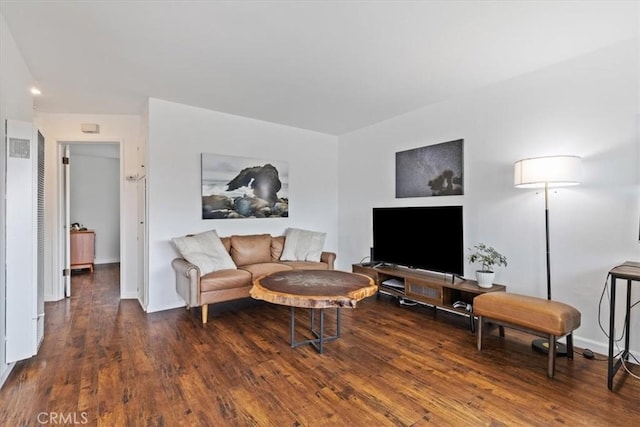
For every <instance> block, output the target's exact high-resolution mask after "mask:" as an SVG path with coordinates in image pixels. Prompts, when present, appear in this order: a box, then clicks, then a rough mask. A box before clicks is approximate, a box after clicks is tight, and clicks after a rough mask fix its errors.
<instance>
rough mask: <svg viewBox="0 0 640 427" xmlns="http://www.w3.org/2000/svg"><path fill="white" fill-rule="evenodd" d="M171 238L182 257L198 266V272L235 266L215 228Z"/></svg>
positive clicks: (208, 271)
mask: <svg viewBox="0 0 640 427" xmlns="http://www.w3.org/2000/svg"><path fill="white" fill-rule="evenodd" d="M171 240H172V241H173V244H174V245H175V246H176V248H177V249H178V252H180V255H181V256H182V257H183V258H184V259H186V260H187V261H189V262H190V263H191V264H195V265H196V266H198V268H199V269H200V274H207V273H211V272H212V271H216V270H228V269H235V268H236V265H235V264H234V262H233V260H232V259H231V257H230V256H229V253H228V252H227V250H226V249H225V247H224V245H223V244H222V242H221V241H220V237H218V233H216V231H215V230H210V231H205V232H204V233H199V234H194V235H189V236H183V237H174V238H173V239H171Z"/></svg>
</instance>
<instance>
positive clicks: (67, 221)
mask: <svg viewBox="0 0 640 427" xmlns="http://www.w3.org/2000/svg"><path fill="white" fill-rule="evenodd" d="M70 163H71V149H70V147H69V146H68V145H65V147H64V156H63V157H62V180H63V185H62V199H63V202H62V206H63V207H62V210H63V215H62V218H63V221H64V224H63V228H62V229H63V232H64V239H63V246H64V270H63V273H62V274H63V275H64V295H65V296H66V297H67V298H69V297H70V296H71V166H70Z"/></svg>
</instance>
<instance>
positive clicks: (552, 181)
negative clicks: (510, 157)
mask: <svg viewBox="0 0 640 427" xmlns="http://www.w3.org/2000/svg"><path fill="white" fill-rule="evenodd" d="M581 160H582V159H581V158H580V157H578V156H548V157H533V158H529V159H522V160H518V161H517V162H515V164H514V167H513V185H514V186H516V187H519V188H541V187H544V186H545V184H546V185H547V186H548V187H565V186H569V185H578V184H580V179H581V167H580V162H581Z"/></svg>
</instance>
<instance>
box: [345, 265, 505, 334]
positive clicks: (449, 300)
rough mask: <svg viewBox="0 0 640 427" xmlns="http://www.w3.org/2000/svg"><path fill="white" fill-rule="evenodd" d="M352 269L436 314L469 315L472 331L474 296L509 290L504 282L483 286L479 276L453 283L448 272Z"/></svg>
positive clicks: (385, 290) (384, 290)
mask: <svg viewBox="0 0 640 427" xmlns="http://www.w3.org/2000/svg"><path fill="white" fill-rule="evenodd" d="M351 269H352V271H353V272H354V273H360V274H365V275H367V276H369V277H371V278H372V279H373V280H374V281H375V282H376V284H377V285H378V293H383V294H387V295H391V296H395V297H397V298H398V299H399V300H400V301H403V300H409V301H415V302H417V303H419V304H424V305H429V306H432V307H434V308H435V309H436V310H435V314H437V311H438V309H443V310H446V311H448V312H452V313H456V314H460V315H464V316H467V317H469V325H470V328H471V331H472V332H474V331H475V316H474V315H473V311H472V310H473V298H475V297H476V296H478V295H480V294H483V293H486V292H505V291H506V289H507V287H506V286H504V285H493V286H492V287H490V288H481V287H480V286H478V284H477V282H476V281H475V280H465V279H459V278H456V279H455V280H454V281H453V283H452V281H451V278H450V277H449V278H447V277H446V276H445V275H444V274H436V273H429V272H426V271H420V270H412V269H410V268H405V267H386V266H380V267H375V266H366V265H362V264H353V265H352V266H351ZM384 282H387V283H388V284H385V283H384ZM456 303H457V304H456ZM454 304H455V306H454Z"/></svg>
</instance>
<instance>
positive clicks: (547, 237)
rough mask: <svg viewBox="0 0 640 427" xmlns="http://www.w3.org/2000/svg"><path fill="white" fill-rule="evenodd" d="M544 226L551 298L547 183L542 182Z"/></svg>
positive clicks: (548, 285)
mask: <svg viewBox="0 0 640 427" xmlns="http://www.w3.org/2000/svg"><path fill="white" fill-rule="evenodd" d="M544 228H545V232H546V244H547V299H548V300H551V254H550V251H549V183H548V182H546V181H545V183H544Z"/></svg>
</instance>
